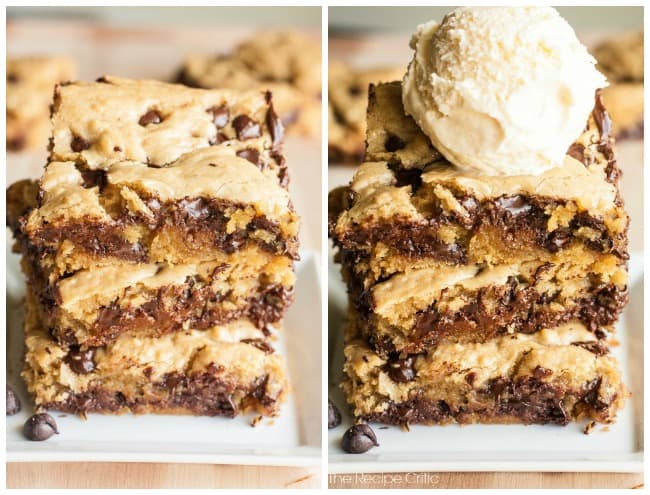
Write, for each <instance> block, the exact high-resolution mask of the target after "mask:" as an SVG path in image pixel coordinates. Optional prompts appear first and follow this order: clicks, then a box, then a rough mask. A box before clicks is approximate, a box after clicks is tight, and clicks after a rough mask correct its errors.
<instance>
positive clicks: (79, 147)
mask: <svg viewBox="0 0 650 495" xmlns="http://www.w3.org/2000/svg"><path fill="white" fill-rule="evenodd" d="M70 148H72V151H74V152H76V153H79V152H80V151H83V150H87V149H88V148H90V143H89V142H88V141H86V140H85V139H84V138H82V137H80V136H75V137H73V138H72V142H71V143H70Z"/></svg>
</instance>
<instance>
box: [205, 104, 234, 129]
mask: <svg viewBox="0 0 650 495" xmlns="http://www.w3.org/2000/svg"><path fill="white" fill-rule="evenodd" d="M208 112H209V113H211V114H212V122H213V123H214V125H215V126H216V128H217V129H221V128H223V127H226V125H227V124H228V121H229V120H230V110H228V107H226V106H224V105H222V106H220V107H212V108H210V109H209V110H208Z"/></svg>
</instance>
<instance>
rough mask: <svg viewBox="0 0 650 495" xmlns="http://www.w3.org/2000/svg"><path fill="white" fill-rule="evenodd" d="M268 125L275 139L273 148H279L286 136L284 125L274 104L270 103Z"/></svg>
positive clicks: (267, 114) (267, 113)
mask: <svg viewBox="0 0 650 495" xmlns="http://www.w3.org/2000/svg"><path fill="white" fill-rule="evenodd" d="M266 127H268V128H269V132H270V133H271V138H272V139H273V148H274V149H277V148H278V146H279V144H280V143H281V142H282V138H283V137H284V127H283V125H282V121H281V120H280V119H279V118H278V115H277V114H276V113H275V110H274V109H273V104H272V103H270V104H269V110H268V112H266Z"/></svg>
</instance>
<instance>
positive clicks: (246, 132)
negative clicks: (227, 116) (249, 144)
mask: <svg viewBox="0 0 650 495" xmlns="http://www.w3.org/2000/svg"><path fill="white" fill-rule="evenodd" d="M232 126H233V127H234V128H235V131H237V138H238V139H239V140H241V141H244V140H246V139H254V138H257V137H260V136H261V135H262V134H261V133H262V131H261V129H260V125H259V124H258V123H257V122H255V121H254V120H253V119H251V118H250V117H249V116H248V115H238V116H237V117H235V120H233V121H232Z"/></svg>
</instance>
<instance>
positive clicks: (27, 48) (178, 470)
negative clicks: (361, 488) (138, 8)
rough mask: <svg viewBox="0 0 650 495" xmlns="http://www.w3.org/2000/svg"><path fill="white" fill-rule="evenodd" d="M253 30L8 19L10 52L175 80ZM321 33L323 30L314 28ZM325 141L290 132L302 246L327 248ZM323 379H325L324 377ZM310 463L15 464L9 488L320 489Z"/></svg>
mask: <svg viewBox="0 0 650 495" xmlns="http://www.w3.org/2000/svg"><path fill="white" fill-rule="evenodd" d="M250 34H252V32H251V30H250V29H248V28H244V27H237V26H228V27H222V26H220V27H219V30H218V34H217V35H215V30H214V29H213V28H212V29H211V28H206V27H198V28H188V27H185V28H180V29H173V30H170V29H153V28H147V29H119V28H114V27H106V26H98V25H94V24H89V23H85V22H82V21H75V22H70V21H62V22H59V21H57V22H44V21H21V22H14V23H11V24H9V25H8V26H7V53H8V54H10V55H23V54H64V55H67V56H70V57H72V58H74V59H75V60H77V62H78V64H79V66H80V67H79V78H80V79H85V80H94V79H96V78H97V77H99V76H101V75H103V74H113V75H119V76H124V77H132V78H150V79H162V80H168V79H169V78H171V77H172V75H173V74H174V73H175V72H176V71H177V70H178V68H179V66H180V64H181V62H182V60H183V58H184V57H185V56H186V55H187V54H188V53H218V52H221V51H225V50H228V49H229V48H230V47H231V46H232V45H234V44H236V43H237V42H238V41H240V40H241V39H243V38H245V37H247V36H249V35H250ZM314 36H315V37H318V39H320V33H314ZM45 146H46V143H44V144H43V150H42V151H36V152H30V153H20V154H15V153H12V154H9V155H8V159H7V184H10V183H12V182H13V181H15V180H18V179H21V178H27V177H38V176H39V175H40V173H41V170H42V167H43V165H44V164H45V158H46V153H45ZM320 149H321V142H320V137H314V138H312V139H304V138H295V137H288V138H287V143H286V148H285V151H286V157H287V166H288V167H289V173H290V175H291V194H292V199H293V202H294V205H295V207H296V209H297V211H298V213H299V214H300V216H301V218H302V231H301V237H302V238H301V246H302V248H304V249H310V250H316V251H320V248H321V234H322V229H321V215H320V213H321V212H320V206H321V201H320V197H321V180H320V177H321V167H320V160H321V152H320ZM317 386H320V382H319V383H318V385H317ZM320 471H321V470H320V466H314V467H311V468H295V467H261V466H227V465H203V464H153V463H152V464H141V463H97V462H84V463H68V462H65V463H8V465H7V486H8V487H9V488H219V487H221V488H227V487H230V488H239V487H242V488H243V487H246V488H271V487H272V488H285V487H287V488H318V487H320V486H321V483H322V477H321V474H320Z"/></svg>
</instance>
